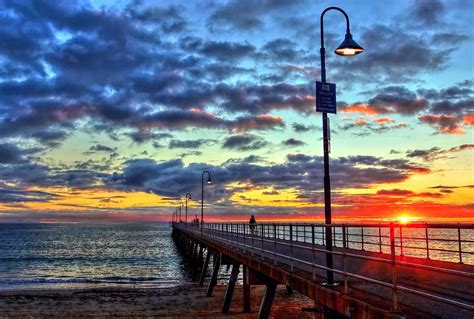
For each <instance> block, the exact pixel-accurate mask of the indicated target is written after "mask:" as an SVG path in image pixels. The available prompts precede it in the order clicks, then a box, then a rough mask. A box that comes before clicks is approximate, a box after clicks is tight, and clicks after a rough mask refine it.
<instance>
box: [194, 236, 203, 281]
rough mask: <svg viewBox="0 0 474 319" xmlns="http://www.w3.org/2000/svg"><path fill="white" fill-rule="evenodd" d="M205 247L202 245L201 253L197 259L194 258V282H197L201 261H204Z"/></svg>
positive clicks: (200, 247)
mask: <svg viewBox="0 0 474 319" xmlns="http://www.w3.org/2000/svg"><path fill="white" fill-rule="evenodd" d="M203 249H204V246H203V245H202V244H201V245H199V252H198V254H197V256H196V257H195V258H193V268H194V269H193V281H196V279H197V278H196V277H197V275H198V273H199V261H200V260H201V259H202V252H203Z"/></svg>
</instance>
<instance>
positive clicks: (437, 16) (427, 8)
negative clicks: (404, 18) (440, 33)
mask: <svg viewBox="0 0 474 319" xmlns="http://www.w3.org/2000/svg"><path fill="white" fill-rule="evenodd" d="M444 11H445V6H444V4H443V3H441V2H440V1H438V0H417V1H415V3H414V4H413V6H412V8H410V9H409V12H410V17H411V19H412V20H413V21H414V23H417V24H421V25H424V26H427V27H439V25H440V24H443V23H444V21H443V14H444Z"/></svg>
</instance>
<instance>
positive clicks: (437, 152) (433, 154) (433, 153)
mask: <svg viewBox="0 0 474 319" xmlns="http://www.w3.org/2000/svg"><path fill="white" fill-rule="evenodd" d="M444 153H445V152H444V151H443V150H442V149H441V148H439V147H436V146H435V147H432V148H430V149H427V150H410V151H407V153H406V155H407V157H411V158H417V157H418V158H421V159H423V160H425V161H433V160H435V159H437V158H439V157H440V156H442V155H443V154H444Z"/></svg>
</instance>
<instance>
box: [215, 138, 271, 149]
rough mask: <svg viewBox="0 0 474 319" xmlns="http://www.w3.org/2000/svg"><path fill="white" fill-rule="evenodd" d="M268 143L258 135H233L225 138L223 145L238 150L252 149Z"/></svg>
mask: <svg viewBox="0 0 474 319" xmlns="http://www.w3.org/2000/svg"><path fill="white" fill-rule="evenodd" d="M267 145H268V142H266V141H265V140H263V139H262V138H260V137H258V136H256V135H233V136H229V137H228V138H226V139H225V140H224V143H223V144H222V147H223V148H227V149H233V150H238V151H251V150H258V149H261V148H263V147H265V146H267Z"/></svg>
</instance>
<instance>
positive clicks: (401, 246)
mask: <svg viewBox="0 0 474 319" xmlns="http://www.w3.org/2000/svg"><path fill="white" fill-rule="evenodd" d="M399 235H400V236H399V238H400V256H402V257H403V230H402V225H400V234H399Z"/></svg>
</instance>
